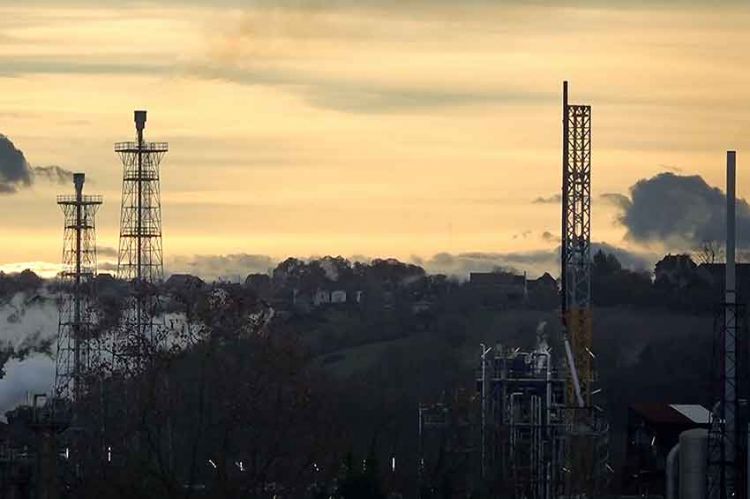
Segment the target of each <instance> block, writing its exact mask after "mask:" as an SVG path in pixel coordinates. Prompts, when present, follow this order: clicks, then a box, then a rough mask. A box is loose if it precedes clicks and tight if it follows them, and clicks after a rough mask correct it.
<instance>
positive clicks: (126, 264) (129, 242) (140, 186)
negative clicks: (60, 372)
mask: <svg viewBox="0 0 750 499" xmlns="http://www.w3.org/2000/svg"><path fill="white" fill-rule="evenodd" d="M145 126H146V111H135V129H136V140H135V142H119V143H117V144H115V151H116V152H117V153H118V154H119V155H120V159H121V161H122V166H123V179H122V208H121V212H120V248H119V252H118V260H117V276H118V277H119V278H120V279H124V280H127V281H129V282H130V283H131V285H132V289H131V296H130V303H129V304H128V307H127V308H126V310H125V312H124V315H123V320H122V326H123V331H122V334H121V336H120V338H119V339H118V340H117V341H116V343H117V344H116V346H115V352H114V353H115V363H116V364H119V365H122V364H123V363H125V365H129V364H132V363H133V362H135V363H136V364H138V363H139V361H137V360H135V359H138V358H142V357H143V355H145V354H146V352H148V351H150V350H151V349H152V348H153V347H156V346H158V345H159V344H160V343H161V341H162V340H163V338H162V333H163V327H162V326H163V322H162V321H158V320H157V319H156V317H157V315H158V311H159V297H158V289H157V285H158V284H159V283H160V282H161V281H162V280H163V277H164V269H163V264H162V240H161V236H162V233H161V201H160V193H159V192H160V191H159V164H160V163H161V160H162V158H163V157H164V154H165V153H166V152H167V149H168V146H167V143H166V142H146V141H144V139H143V130H144V128H145ZM128 359H130V360H128Z"/></svg>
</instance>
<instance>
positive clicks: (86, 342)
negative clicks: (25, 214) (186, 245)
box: [55, 173, 102, 401]
mask: <svg viewBox="0 0 750 499" xmlns="http://www.w3.org/2000/svg"><path fill="white" fill-rule="evenodd" d="M84 181H85V175H84V174H83V173H76V174H74V175H73V184H74V185H75V194H74V195H72V196H71V195H64V196H58V197H57V204H58V205H60V207H61V208H62V211H63V214H64V215H65V232H64V241H63V257H62V263H63V271H62V273H61V278H62V289H63V294H62V297H61V301H60V318H59V324H58V332H57V359H56V366H55V396H56V397H58V398H68V399H71V400H74V401H78V400H80V399H81V397H82V396H83V395H85V393H86V392H87V385H88V383H89V382H90V381H91V378H92V375H93V370H94V369H96V368H97V367H98V365H99V363H100V362H101V361H102V355H101V353H102V348H101V347H102V345H101V342H100V339H99V338H98V337H96V335H95V333H94V327H93V313H92V309H91V306H90V303H91V300H92V298H93V292H94V277H95V276H96V232H95V224H94V219H95V215H96V212H97V210H98V209H99V206H100V205H101V204H102V197H101V196H84V194H83V184H84Z"/></svg>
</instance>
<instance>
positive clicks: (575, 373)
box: [560, 81, 592, 407]
mask: <svg viewBox="0 0 750 499" xmlns="http://www.w3.org/2000/svg"><path fill="white" fill-rule="evenodd" d="M562 178H563V183H562V245H561V255H560V260H561V265H562V269H561V280H562V293H561V295H562V313H563V317H562V318H563V325H564V326H565V329H566V331H565V332H566V333H567V340H568V343H567V344H566V348H567V349H568V351H569V353H570V354H571V355H572V360H573V361H574V362H573V364H574V366H575V369H572V370H571V371H572V372H571V380H570V383H569V386H570V390H569V392H570V399H571V400H575V401H576V403H577V404H578V405H579V406H580V407H585V406H589V405H591V389H590V383H591V379H592V363H591V355H590V352H591V106H580V105H571V104H568V82H567V81H566V82H564V83H563V173H562ZM568 345H569V348H568ZM569 360H570V359H569Z"/></svg>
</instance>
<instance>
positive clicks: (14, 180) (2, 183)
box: [0, 135, 32, 194]
mask: <svg viewBox="0 0 750 499" xmlns="http://www.w3.org/2000/svg"><path fill="white" fill-rule="evenodd" d="M31 182H32V173H31V169H30V168H29V164H28V162H27V161H26V157H25V156H24V155H23V152H22V151H21V150H20V149H18V148H16V146H15V145H14V144H13V142H11V140H10V139H9V138H8V137H6V136H5V135H0V192H4V193H6V194H7V193H13V192H16V191H17V190H18V189H19V188H21V187H26V186H29V185H31Z"/></svg>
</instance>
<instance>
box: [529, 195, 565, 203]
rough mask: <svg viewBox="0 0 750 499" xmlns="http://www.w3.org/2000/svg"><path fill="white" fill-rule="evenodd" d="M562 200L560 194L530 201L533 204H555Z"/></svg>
mask: <svg viewBox="0 0 750 499" xmlns="http://www.w3.org/2000/svg"><path fill="white" fill-rule="evenodd" d="M561 200H562V195H561V194H552V195H551V196H547V197H542V196H539V197H538V198H536V199H535V200H533V201H532V203H534V204H555V203H559V202H560V201H561Z"/></svg>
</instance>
